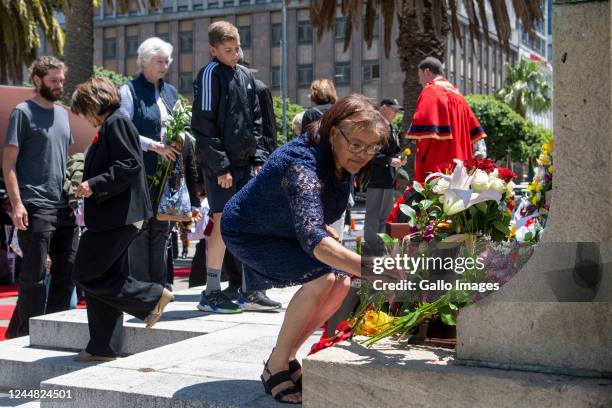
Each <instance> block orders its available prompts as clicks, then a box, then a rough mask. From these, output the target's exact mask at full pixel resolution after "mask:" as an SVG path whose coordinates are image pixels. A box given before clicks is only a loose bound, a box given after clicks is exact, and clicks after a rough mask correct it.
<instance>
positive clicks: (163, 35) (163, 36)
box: [156, 33, 170, 42]
mask: <svg viewBox="0 0 612 408" xmlns="http://www.w3.org/2000/svg"><path fill="white" fill-rule="evenodd" d="M156 35H157V37H158V38H161V39H162V40H164V41H165V42H170V34H169V33H157V34H156Z"/></svg>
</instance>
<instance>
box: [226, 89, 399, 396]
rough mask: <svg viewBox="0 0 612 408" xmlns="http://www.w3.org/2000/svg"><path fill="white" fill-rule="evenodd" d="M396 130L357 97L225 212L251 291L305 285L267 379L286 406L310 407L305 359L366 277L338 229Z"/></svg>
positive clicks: (337, 107) (229, 239) (285, 152)
mask: <svg viewBox="0 0 612 408" xmlns="http://www.w3.org/2000/svg"><path fill="white" fill-rule="evenodd" d="M387 132H388V128H387V126H386V125H385V121H384V119H383V118H382V116H381V115H380V114H379V113H378V111H377V110H376V108H375V107H374V106H373V105H372V103H371V102H370V101H369V99H368V98H366V97H365V96H362V95H349V96H347V97H345V98H343V99H341V100H340V101H338V102H337V103H336V104H334V105H333V106H332V107H331V108H330V109H329V111H327V112H326V113H325V115H324V116H323V118H322V119H321V121H320V122H319V123H318V124H317V126H315V127H314V129H312V131H311V133H310V134H303V135H302V136H300V137H298V138H297V139H295V140H293V141H291V142H289V143H287V144H286V145H284V146H283V147H281V148H280V149H278V150H276V151H275V152H274V154H272V155H271V156H270V158H269V159H268V161H267V162H266V164H265V165H264V166H263V168H262V169H261V172H260V173H259V174H258V175H257V177H255V178H254V179H253V180H251V181H250V182H249V183H248V184H247V185H246V186H245V187H244V188H243V189H242V190H240V191H239V192H238V193H237V194H236V195H235V196H234V197H233V198H232V199H231V200H230V201H229V202H228V203H227V205H226V206H225V209H224V210H223V215H222V218H221V233H222V235H223V240H224V241H225V244H226V245H227V248H228V249H229V250H230V251H231V252H232V253H233V254H234V255H235V256H236V257H237V258H238V259H240V261H242V262H243V264H244V270H245V274H244V277H245V284H246V290H249V291H250V290H263V289H268V288H270V287H285V286H292V285H302V287H301V288H300V289H299V290H298V291H297V292H296V294H295V295H294V296H293V298H292V299H291V302H290V303H289V306H288V308H287V312H286V314H285V319H284V321H283V325H282V327H281V331H280V333H279V336H278V339H277V342H276V347H275V349H274V350H273V351H272V354H271V355H270V358H269V360H268V362H267V363H266V366H265V368H264V373H263V374H262V376H261V379H262V382H263V383H264V387H265V389H266V392H268V393H271V394H272V395H273V396H274V398H275V399H277V400H278V401H281V402H287V403H299V402H301V388H300V387H301V370H300V365H299V363H298V362H297V360H296V359H295V356H296V352H297V350H298V349H299V348H300V346H301V345H302V344H303V343H304V342H305V341H306V340H307V339H308V338H309V337H310V336H311V335H312V334H313V333H314V331H315V330H316V329H318V328H319V327H321V325H322V324H323V323H324V322H325V321H327V319H328V318H329V317H330V316H331V315H332V314H333V313H334V312H335V311H336V310H337V309H338V307H339V306H340V304H341V303H342V301H343V299H344V297H345V296H346V294H347V292H348V289H349V277H348V276H347V275H348V274H351V275H355V276H360V275H361V270H360V269H361V257H360V256H359V255H357V254H356V253H354V252H352V251H350V250H348V249H346V248H344V247H343V246H342V244H340V243H339V242H338V241H337V233H336V232H335V231H334V230H333V229H331V228H330V227H329V225H330V224H332V223H333V222H334V221H336V220H337V219H338V218H339V217H340V216H341V214H342V213H343V212H344V210H345V209H346V206H347V202H348V197H349V192H350V187H351V184H352V183H353V175H354V174H356V173H357V172H359V170H361V169H362V168H363V167H364V166H365V165H366V164H367V163H368V162H369V161H370V160H371V159H372V157H373V156H374V154H376V152H378V151H379V150H380V148H381V143H382V141H383V140H386V137H387Z"/></svg>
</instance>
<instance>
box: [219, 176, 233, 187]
mask: <svg viewBox="0 0 612 408" xmlns="http://www.w3.org/2000/svg"><path fill="white" fill-rule="evenodd" d="M233 182H234V180H233V178H232V174H231V173H225V174H224V175H222V176H217V183H219V185H220V186H221V188H231V187H232V184H233Z"/></svg>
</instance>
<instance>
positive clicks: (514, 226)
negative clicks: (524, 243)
mask: <svg viewBox="0 0 612 408" xmlns="http://www.w3.org/2000/svg"><path fill="white" fill-rule="evenodd" d="M515 235H516V225H513V226H512V228H510V236H509V237H508V238H512V237H513V236H515Z"/></svg>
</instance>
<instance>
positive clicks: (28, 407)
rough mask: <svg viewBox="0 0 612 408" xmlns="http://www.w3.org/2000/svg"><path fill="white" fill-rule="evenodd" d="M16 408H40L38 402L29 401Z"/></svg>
mask: <svg viewBox="0 0 612 408" xmlns="http://www.w3.org/2000/svg"><path fill="white" fill-rule="evenodd" d="M17 408H40V401H30V402H26V403H25V404H21V405H17Z"/></svg>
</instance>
